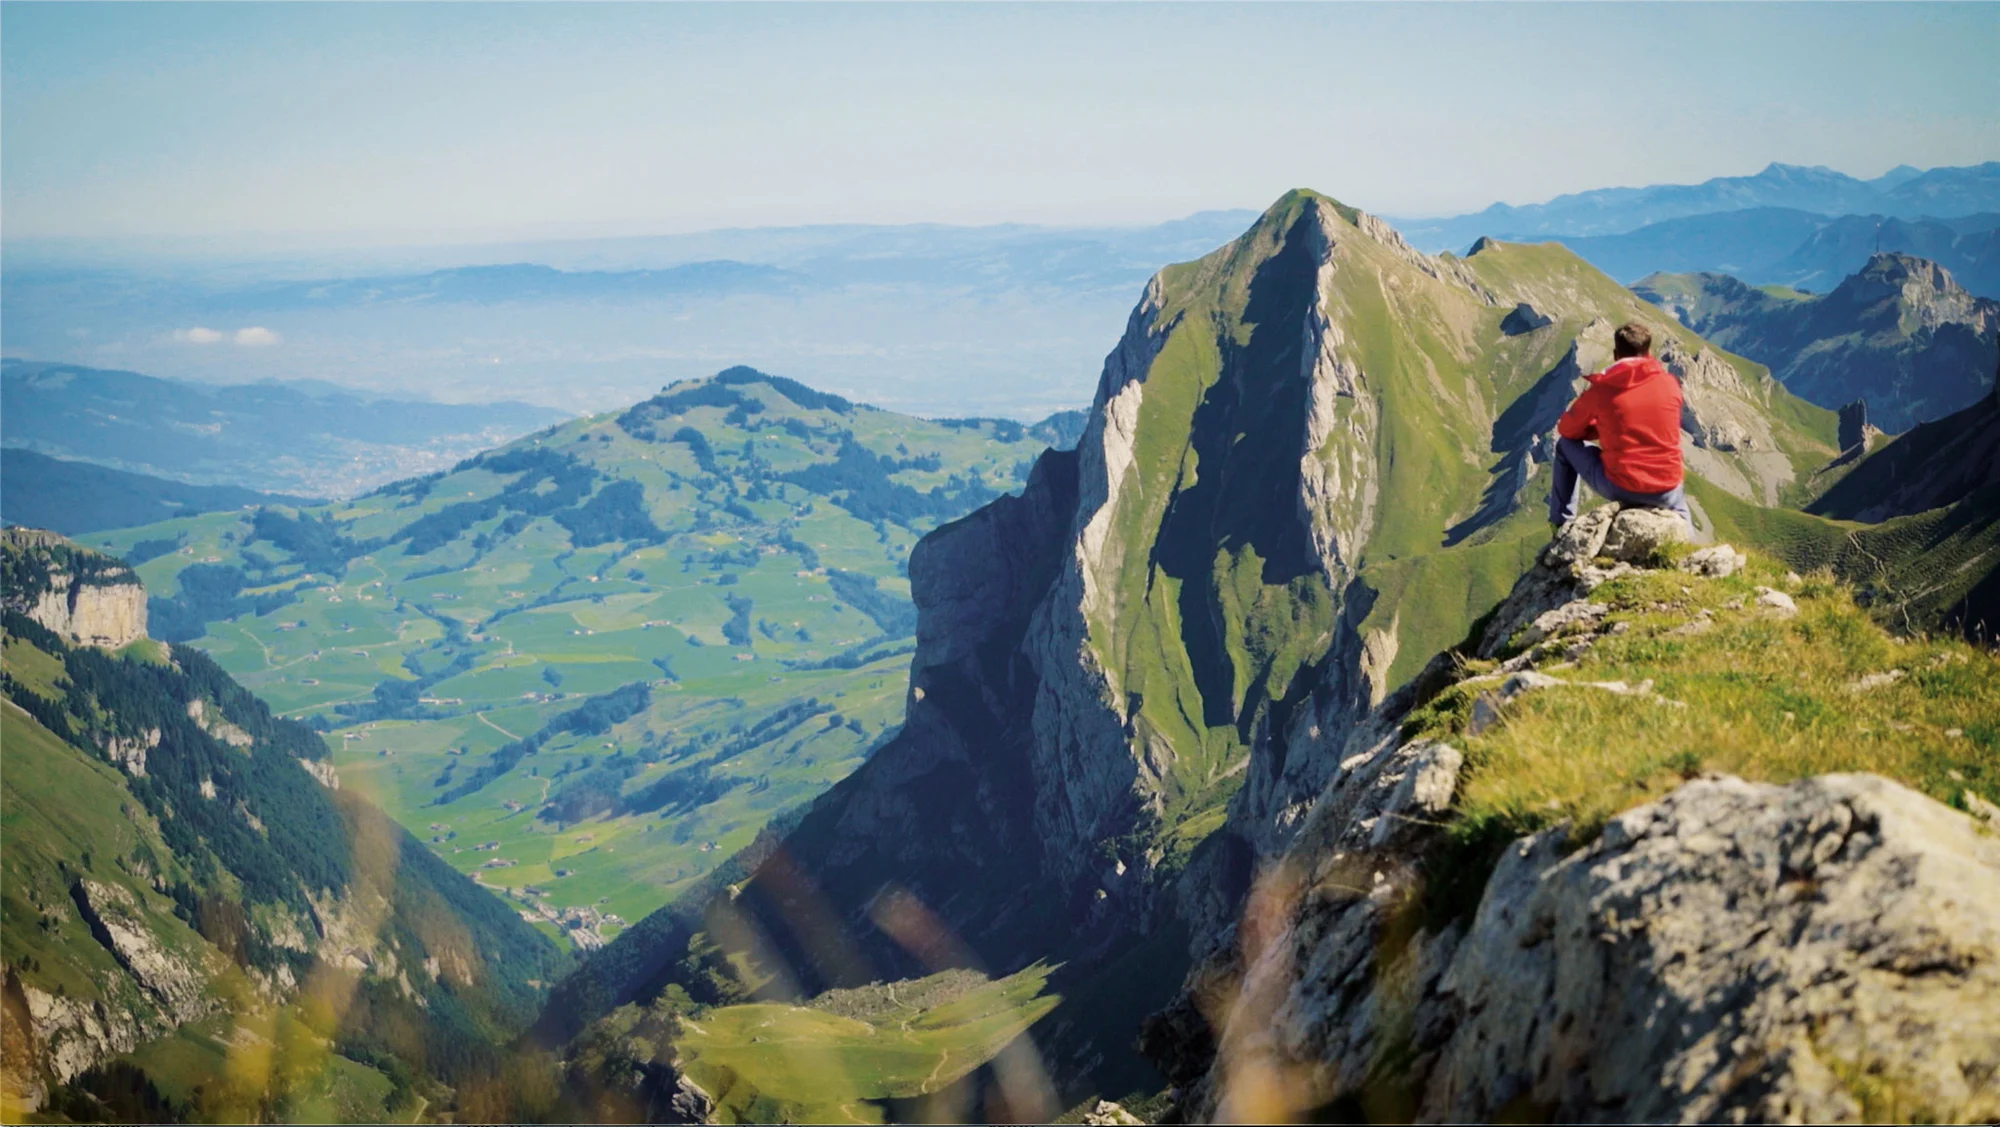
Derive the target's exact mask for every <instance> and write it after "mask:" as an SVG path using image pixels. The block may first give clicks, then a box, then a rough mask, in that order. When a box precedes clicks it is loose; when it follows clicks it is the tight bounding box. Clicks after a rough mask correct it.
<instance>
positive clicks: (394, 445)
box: [0, 360, 567, 497]
mask: <svg viewBox="0 0 2000 1127" xmlns="http://www.w3.org/2000/svg"><path fill="white" fill-rule="evenodd" d="M0 414H4V419H5V424H4V431H0V435H4V441H5V443H6V445H7V446H10V447H19V448H25V449H28V450H33V451H35V452H37V453H40V454H45V455H48V456H50V457H55V458H65V459H72V460H77V461H86V462H94V463H97V464H99V465H102V466H108V467H111V468H114V469H119V470H125V471H128V472H131V473H139V474H146V475H150V476H154V477H161V478H167V479H170V480H172V481H177V482H184V483H188V484H194V485H229V486H236V487H240V488H247V489H256V490H263V491H270V492H280V493H293V494H304V495H318V496H330V497H340V496H349V495H352V494H355V493H360V492H362V491H364V490H366V489H369V488H372V487H373V486H376V485H379V484H381V483H382V482H384V481H389V480H393V479H396V478H402V477H409V476H411V475H413V474H420V473H426V472H429V471H432V470H437V469H442V468H444V467H446V466H449V465H452V464H453V463H455V462H457V461H459V460H460V459H462V458H464V457H466V456H467V455H469V454H473V453H476V452H478V451H480V450H484V449H488V448H490V447H492V446H494V445H495V444H497V443H500V442H504V441H506V440H508V439H510V438H515V437H518V436H520V435H522V434H525V433H527V432H529V431H532V430H536V429H538V428H540V427H545V426H548V425H550V424H552V423H556V422H560V421H561V420H562V419H563V418H565V417H567V416H566V415H565V414H564V413H563V412H560V411H555V410H551V409H549V408H546V407H534V406H529V405H527V404H523V403H480V404H450V403H425V402H413V401H410V400H403V399H381V398H368V397H364V396H361V395H357V394H355V393H353V392H349V391H340V390H334V391H323V390H321V389H320V387H317V386H312V385H297V384H288V383H260V384H239V385H233V386H229V385H215V384H201V383H192V382H188V381H184V380H171V379H159V378H157V377H154V376H145V375H140V374H139V373H137V372H119V371H105V370H101V369H96V368H86V367H82V366H79V365H74V364H50V363H38V362H31V361H21V360H6V361H4V362H0Z"/></svg>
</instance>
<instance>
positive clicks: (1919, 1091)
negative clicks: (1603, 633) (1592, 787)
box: [1422, 775, 2000, 1122]
mask: <svg viewBox="0 0 2000 1127" xmlns="http://www.w3.org/2000/svg"><path fill="white" fill-rule="evenodd" d="M1559 841H1560V833H1559V832H1551V833H1547V834H1542V835H1537V836H1536V837H1534V838H1530V839H1528V840H1526V841H1524V842H1522V843H1520V844H1519V845H1517V846H1516V847H1514V848H1513V849H1512V850H1511V851H1510V852H1509V854H1508V856H1507V858H1506V859H1505V860H1504V861H1503V863H1502V866H1501V869H1500V871H1499V872H1497V873H1496V874H1495V875H1494V878H1493V880H1492V881H1491V883H1490V884H1489V886H1488V889H1487V893H1486V897H1485V899H1484V901H1483V902H1482V903H1481V905H1480V909H1479V913H1478V916H1477V918H1476V920H1475V921H1474V923H1473V925H1472V928H1471V930H1470V932H1469V933H1468V934H1467V936H1466V938H1465V940H1464V941H1463V942H1462V943H1460V944H1459V946H1458V953H1457V956H1456V958H1455V959H1454V961H1453V963H1452V966H1451V969H1450V970H1449V971H1448V972H1447V973H1446V974H1445V976H1444V977H1443V978H1442V979H1441V981H1440V982H1439V984H1438V987H1437V996H1436V999H1435V1004H1436V1005H1437V1006H1438V1007H1439V1008H1440V1010H1441V1013H1440V1014H1439V1016H1438V1018H1437V1019H1436V1020H1437V1022H1438V1024H1439V1025H1440V1026H1444V1027H1449V1028H1450V1034H1449V1036H1448V1037H1447V1038H1446V1039H1445V1040H1444V1041H1443V1042H1442V1044H1441V1047H1440V1048H1439V1049H1438V1056H1437V1064H1436V1066H1435V1068H1434V1069H1433V1070H1432V1071H1431V1072H1430V1083H1429V1085H1428V1088H1427V1094H1426V1096H1425V1099H1424V1102H1423V1106H1422V1112H1423V1116H1424V1117H1425V1118H1429V1119H1444V1120H1454V1119H1455V1120H1466V1119H1487V1118H1490V1117H1492V1116H1493V1115H1495V1114H1496V1113H1498V1112H1499V1111H1500V1109H1502V1108H1503V1107H1505V1106H1506V1105H1508V1104H1509V1103H1512V1102H1516V1101H1525V1102H1526V1104H1527V1105H1528V1106H1533V1107H1536V1108H1538V1109H1541V1110H1543V1111H1544V1112H1545V1113H1547V1114H1549V1115H1551V1116H1553V1117H1555V1118H1560V1119H1609V1120H1619V1121H1673V1122H1713V1121H1745V1120H1751V1121H1778V1122H1801V1121H1803V1122H1815V1121H1817V1122H1834V1121H1858V1120H1865V1119H1868V1118H1871V1117H1873V1116H1876V1115H1880V1114H1883V1112H1884V1111H1886V1110H1887V1107H1888V1105H1887V1104H1886V1103H1883V1102H1881V1101H1884V1100H1888V1099H1894V1100H1896V1101H1898V1103H1897V1106H1900V1107H1901V1108H1903V1109H1904V1114H1911V1115H1917V1116H1925V1115H1929V1116H1937V1117H1942V1118H1945V1119H1990V1118H1992V1117H1993V1116H1995V1115H2000V1081H1996V1077H2000V894H1996V892H1995V890H2000V841H1996V840H1995V839H1994V838H1993V837H1992V836H1991V835H1990V834H1983V833H1980V832H1979V831H1977V830H1975V829H1974V827H1973V825H1972V823H1971V821H1970V820H1969V819H1967V818H1966V817H1965V816H1964V815H1962V814H1959V813H1957V812H1955V811H1952V810H1950V809H1949V808H1947V807H1945V806H1942V805H1940V804H1939V803H1936V802H1934V801H1932V800H1930V799H1928V798H1925V797H1923V796H1921V795H1918V794H1916V793H1915V792H1913V791H1910V790H1908V789H1906V788H1904V787H1901V786H1899V785H1897V784H1895V783H1892V782H1889V781H1888V780H1885V779H1881V778H1876V777H1873V776H1864V775H1829V776H1822V777H1820V778H1815V779H1809V780H1805V781H1802V782H1798V783H1794V784H1792V785H1790V786H1784V787H1779V786H1771V785H1759V784H1752V783H1746V782H1743V781H1741V780H1737V779H1733V778H1714V779H1703V780H1698V781H1696V782H1693V783H1689V784H1687V785H1686V786H1683V787H1682V788H1681V789H1680V790H1678V791H1676V792H1675V793H1674V794H1673V795H1671V796H1669V797H1668V798H1667V799H1666V800H1664V801H1662V802H1658V803H1654V804H1652V805H1649V806H1643V807H1640V808H1638V809H1636V810H1631V811H1628V812H1627V813H1625V814H1623V815H1621V816H1619V817H1618V818H1616V819H1614V820H1613V821H1612V822H1611V823H1610V824H1609V825H1608V826H1607V827H1606V828H1605V831H1604V833H1603V835H1602V836H1601V837H1600V838H1599V839H1598V840H1597V842H1595V843H1594V844H1592V845H1591V846H1589V847H1588V848H1585V849H1582V850H1578V851H1575V852H1570V853H1567V854H1566V855H1563V854H1564V851H1563V849H1562V848H1561V846H1560V845H1559V844H1558V843H1559ZM1611 1046H1615V1051H1604V1049H1605V1048H1607V1047H1611ZM1864 1078H1866V1079H1865V1080H1864ZM1870 1091H1872V1092H1873V1093H1874V1097H1873V1099H1874V1101H1875V1102H1865V1101H1864V1096H1865V1095H1867V1094H1868V1093H1869V1092H1870Z"/></svg>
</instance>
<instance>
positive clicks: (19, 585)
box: [0, 528, 146, 649]
mask: <svg viewBox="0 0 2000 1127" xmlns="http://www.w3.org/2000/svg"><path fill="white" fill-rule="evenodd" d="M0 535H4V536H5V537H6V543H7V547H8V549H9V551H8V554H7V560H8V565H9V566H8V572H7V575H6V576H5V580H6V584H5V592H4V595H0V598H4V602H5V605H6V606H7V607H8V608H9V609H12V610H16V611H19V612H20V613H22V614H25V615H27V616H28V617H29V618H32V619H34V620H35V621H36V622H39V623H41V624H42V625H43V626H46V627H48V628H49V629H50V630H53V631H55V632H56V633H57V634H59V635H61V636H62V637H64V638H66V639H68V640H70V641H73V642H79V643H81V644H83V645H88V646H103V647H105V648H106V649H117V648H119V647H121V646H125V645H128V644H130V643H131V642H133V641H136V640H138V639H140V638H143V637H145V636H146V591H145V588H144V587H142V586H140V584H139V578H138V576H136V575H134V574H133V573H132V570H131V569H130V568H128V567H125V566H124V565H123V564H120V563H118V562H117V561H115V560H108V559H106V558H105V557H102V556H97V555H96V554H95V553H81V554H80V553H79V552H78V551H77V550H76V549H75V546H74V545H71V544H69V543H68V541H65V540H64V539H63V538H62V537H60V536H58V535H56V534H55V533H52V532H42V531H39V530H36V529H26V528H9V529H7V530H5V532H4V533H0Z"/></svg>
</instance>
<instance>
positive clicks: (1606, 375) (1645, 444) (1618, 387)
mask: <svg viewBox="0 0 2000 1127" xmlns="http://www.w3.org/2000/svg"><path fill="white" fill-rule="evenodd" d="M1585 379H1587V380H1589V381H1590V386H1589V387H1587V388H1585V389H1584V390H1583V394H1582V395H1579V396H1577V397H1576V402H1575V403H1572V404H1570V407H1569V410H1567V411H1564V412H1563V416H1562V418H1561V419H1559V420H1557V422H1556V433H1558V434H1560V435H1562V436H1563V437H1564V438H1573V439H1576V440H1577V441H1579V442H1582V441H1587V440H1589V439H1596V440H1597V444H1598V446H1599V447H1601V448H1602V449H1603V452H1604V475H1605V476H1606V477H1609V478H1610V479H1611V480H1612V481H1613V482H1614V483H1616V484H1617V485H1619V486H1622V487H1623V488H1626V489H1630V490H1631V491H1632V492H1634V493H1665V492H1666V491H1667V490H1669V489H1672V488H1674V487H1675V486H1677V485H1679V484H1680V483H1681V382H1680V381H1679V380H1677V379H1675V378H1674V376H1673V373H1672V372H1669V371H1667V370H1666V368H1664V367H1662V366H1661V364H1660V362H1659V361H1658V360H1655V359H1653V358H1652V357H1650V356H1628V357H1626V358H1625V359H1623V360H1620V361H1618V362H1617V363H1615V364H1613V365H1611V366H1610V367H1609V368H1606V369H1604V370H1603V371H1602V372H1598V373H1597V374H1595V375H1591V376H1586V377H1585Z"/></svg>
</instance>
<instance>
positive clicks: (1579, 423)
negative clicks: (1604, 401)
mask: <svg viewBox="0 0 2000 1127" xmlns="http://www.w3.org/2000/svg"><path fill="white" fill-rule="evenodd" d="M1556 433H1557V434H1559V435H1562V436H1563V437H1564V438H1570V439H1575V440H1576V441H1578V442H1589V441H1591V440H1592V439H1595V438H1596V437H1597V389H1596V388H1594V387H1587V388H1584V389H1583V394H1582V395H1579V396H1577V397H1576V402H1574V403H1572V404H1570V405H1569V410H1567V411H1564V412H1563V413H1562V418H1560V419H1557V420H1556Z"/></svg>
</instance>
